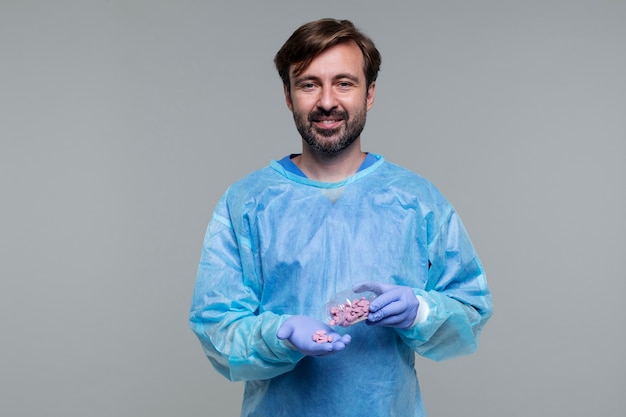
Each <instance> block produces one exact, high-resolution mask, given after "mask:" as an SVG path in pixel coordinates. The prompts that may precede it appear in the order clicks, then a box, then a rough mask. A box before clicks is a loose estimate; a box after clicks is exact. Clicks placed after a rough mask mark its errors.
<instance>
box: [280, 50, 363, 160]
mask: <svg viewBox="0 0 626 417" xmlns="http://www.w3.org/2000/svg"><path fill="white" fill-rule="evenodd" d="M290 81H291V88H290V90H287V88H286V87H285V98H286V102H287V106H288V107H289V110H291V111H292V113H293V118H294V121H295V123H296V128H297V129H298V132H300V135H301V136H302V139H303V140H304V141H305V142H306V143H307V144H308V145H309V146H310V147H311V148H312V149H313V150H315V151H317V152H320V153H324V154H328V155H332V154H337V153H339V152H341V151H342V150H344V149H346V148H347V147H348V146H350V145H351V144H352V143H354V141H355V140H357V139H358V138H359V136H360V134H361V131H362V130H363V127H364V126H365V119H366V114H367V112H368V111H369V109H370V108H371V107H372V105H373V104H374V90H375V89H374V87H375V85H374V83H372V84H371V85H370V86H369V88H367V87H366V80H365V73H364V71H363V54H362V53H361V50H360V49H359V47H358V46H357V45H356V44H354V43H345V44H339V45H336V46H333V47H331V48H329V49H328V50H326V51H324V52H323V53H322V54H320V55H319V56H317V57H316V58H315V59H314V60H313V61H312V62H311V64H310V65H309V66H308V67H307V68H306V69H305V70H304V71H303V72H302V73H301V74H300V75H298V76H295V75H294V74H293V73H291V74H290Z"/></svg>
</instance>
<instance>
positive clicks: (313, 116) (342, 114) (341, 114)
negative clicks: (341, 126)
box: [309, 109, 348, 122]
mask: <svg viewBox="0 0 626 417" xmlns="http://www.w3.org/2000/svg"><path fill="white" fill-rule="evenodd" d="M323 117H336V118H338V119H343V120H348V112H346V111H343V110H337V109H333V110H330V111H325V110H320V109H317V110H313V111H312V112H311V113H309V121H310V122H312V121H314V120H319V119H321V118H323Z"/></svg>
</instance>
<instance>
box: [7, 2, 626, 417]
mask: <svg viewBox="0 0 626 417" xmlns="http://www.w3.org/2000/svg"><path fill="white" fill-rule="evenodd" d="M326 16H331V17H339V18H349V19H351V20H353V21H354V22H355V23H356V24H357V25H358V26H360V27H361V28H362V29H364V30H365V31H366V32H367V33H368V34H370V35H371V36H372V37H373V39H374V40H375V42H376V43H377V45H378V47H379V48H380V50H381V51H382V54H383V67H382V72H381V74H380V78H379V82H378V85H377V86H378V89H377V97H376V104H375V106H374V108H373V109H372V111H371V112H370V114H369V118H368V125H367V127H366V129H365V132H364V135H363V143H364V148H365V149H366V150H368V151H374V152H378V153H381V154H383V155H385V157H386V158H387V159H388V160H391V161H394V162H397V163H399V164H402V165H404V166H406V167H408V168H410V169H413V170H414V171H417V172H419V173H421V174H422V175H424V176H426V177H428V178H429V179H431V180H432V181H433V182H434V183H435V184H437V185H438V186H439V188H440V189H441V191H442V192H443V193H444V194H445V195H446V196H447V197H448V198H449V199H450V200H451V201H452V203H453V204H454V205H455V206H456V208H457V209H458V211H459V212H460V213H461V216H462V218H463V220H464V222H465V224H466V226H467V228H468V229H469V231H470V234H471V236H472V238H473V241H474V243H475V245H476V247H477V250H478V252H479V255H480V256H481V258H482V260H483V263H484V265H485V267H486V270H487V273H488V279H489V283H490V286H491V288H492V291H493V294H494V300H495V308H496V309H495V315H494V317H493V319H492V320H491V322H490V323H489V325H488V326H487V328H486V329H485V332H484V334H483V338H482V345H481V350H480V351H479V353H477V354H476V355H473V356H470V357H467V358H463V359H457V360H452V361H449V362H444V363H434V362H430V361H427V360H425V359H421V358H420V359H419V360H418V364H417V366H418V368H419V369H418V372H419V374H420V376H421V383H422V386H423V391H424V398H425V401H426V406H427V409H428V411H429V413H430V416H434V417H437V416H452V415H464V416H494V417H495V416H498V417H500V416H565V415H567V416H590V415H602V416H623V413H624V411H623V410H624V409H625V406H626V402H625V397H626V396H625V395H624V394H625V387H626V384H625V378H626V372H625V371H626V369H625V361H624V359H623V353H624V352H625V351H626V339H625V336H624V330H625V329H624V318H625V314H624V307H623V304H624V302H623V296H624V293H625V292H626V291H625V290H626V288H625V287H626V285H625V281H626V280H625V274H624V267H623V263H624V261H623V259H624V250H625V249H626V245H625V244H624V233H625V232H626V227H625V222H624V212H625V211H626V200H625V188H626V187H625V184H624V183H625V181H624V180H625V178H626V176H625V174H626V173H625V169H624V157H625V155H626V152H625V142H626V123H625V117H624V116H625V115H626V104H625V97H626V81H625V78H624V75H625V74H626V50H625V49H624V48H625V46H624V45H626V23H625V22H626V3H625V2H624V1H598V0H595V1H591V0H590V1H549V0H548V1H517V2H510V1H471V2H470V1H410V2H409V1H406V2H401V1H398V2H395V1H390V2H386V3H385V4H384V5H383V3H382V2H367V1H317V2H294V1H280V2H279V1H272V2H254V1H248V2H245V3H241V2H237V1H232V2H216V1H213V2H205V1H188V0H187V1H180V0H178V1H119V0H111V1H71V0H59V1H54V2H52V1H18V0H15V1H10V0H1V1H0V135H1V152H0V187H1V188H0V190H1V198H2V205H1V210H2V215H1V216H0V250H1V251H0V253H1V256H2V260H1V262H0V277H1V280H0V297H1V298H0V315H1V319H0V320H1V321H0V326H1V327H0V331H1V334H2V343H1V344H0V392H1V393H2V394H1V397H2V398H1V401H0V414H1V415H3V416H16V417H17V416H62V417H70V416H91V417H99V416H103V417H104V416H151V417H157V416H174V415H175V416H197V415H207V416H215V415H222V416H236V415H238V413H239V407H240V406H239V402H240V396H241V391H242V386H241V384H239V383H231V382H228V381H227V380H225V379H224V378H222V377H221V376H219V375H218V374H217V373H216V372H215V371H214V370H213V369H212V368H211V367H210V365H209V363H208V361H207V360H206V359H205V358H204V356H203V354H202V352H201V350H200V346H199V343H198V342H197V341H196V339H195V337H194V336H193V334H192V333H191V331H190V330H189V328H188V326H187V310H188V308H189V302H190V299H191V292H192V288H193V284H194V279H195V271H196V265H197V262H198V259H199V255H200V246H201V242H202V238H203V235H204V230H205V227H206V224H207V222H208V220H209V217H210V213H211V211H212V209H213V207H214V205H215V203H216V202H217V199H218V198H219V196H220V195H221V193H222V192H223V191H224V189H225V188H226V186H227V185H228V184H230V183H231V182H232V181H234V180H235V179H237V178H239V177H241V176H243V175H245V174H246V173H248V172H250V171H251V170H253V169H256V168H259V167H262V166H264V165H266V164H267V163H268V162H269V160H270V159H273V158H279V157H281V156H283V155H285V154H287V153H289V152H296V151H298V150H299V138H298V137H297V133H296V130H295V128H294V127H293V123H292V120H291V115H290V113H289V112H288V110H287V109H286V107H285V105H284V101H283V97H282V91H281V85H280V81H279V79H278V76H277V75H276V74H275V71H274V69H273V67H272V58H273V55H274V53H275V52H276V50H277V49H278V48H279V47H280V45H281V44H282V43H283V42H284V41H285V40H286V38H287V37H288V36H289V35H290V34H291V32H292V31H293V30H294V29H295V28H296V27H297V26H299V25H300V24H301V23H304V22H306V21H309V20H313V19H316V18H319V17H326ZM218 409H220V410H223V411H220V412H218V411H216V410H218Z"/></svg>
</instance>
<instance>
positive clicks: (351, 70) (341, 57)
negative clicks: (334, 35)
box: [289, 42, 365, 79]
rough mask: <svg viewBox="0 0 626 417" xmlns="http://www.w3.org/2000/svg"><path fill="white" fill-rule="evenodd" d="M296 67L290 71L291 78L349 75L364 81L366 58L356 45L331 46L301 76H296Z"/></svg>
mask: <svg viewBox="0 0 626 417" xmlns="http://www.w3.org/2000/svg"><path fill="white" fill-rule="evenodd" d="M295 68H296V66H295V65H292V66H291V68H290V69H289V77H290V78H291V79H294V78H308V77H316V78H325V77H333V76H336V75H339V74H349V75H352V76H353V77H355V78H359V79H361V78H362V79H364V78H365V69H364V58H363V53H362V52H361V49H360V48H359V47H358V46H357V44H356V43H354V42H350V43H341V44H339V45H335V46H331V47H330V48H328V49H326V50H325V51H324V52H322V53H321V54H319V55H318V56H316V57H315V58H313V60H312V61H311V63H310V64H309V66H308V67H306V68H305V69H304V70H303V71H302V73H301V74H299V75H297V76H296V75H295V73H294V72H295Z"/></svg>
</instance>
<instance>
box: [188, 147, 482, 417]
mask: <svg viewBox="0 0 626 417" xmlns="http://www.w3.org/2000/svg"><path fill="white" fill-rule="evenodd" d="M370 155H371V156H373V157H374V158H375V160H374V163H373V164H371V165H369V166H368V167H367V168H365V169H363V170H361V171H359V172H357V173H356V174H355V175H353V176H351V177H349V178H347V179H345V180H343V181H341V182H337V183H324V182H318V181H314V180H311V179H308V178H305V177H302V176H300V175H298V174H295V173H293V172H290V170H288V169H285V168H284V166H283V165H281V164H279V163H278V161H272V162H271V163H270V165H269V166H267V167H265V168H262V169H260V170H258V171H255V172H253V173H251V174H249V175H248V176H246V177H244V178H243V179H241V180H239V181H237V182H235V183H234V184H233V185H231V186H230V187H229V188H228V189H227V191H226V192H225V194H224V195H223V196H222V198H221V200H220V201H219V203H218V204H217V206H216V208H215V210H214V213H213V216H212V218H211V220H210V222H209V225H208V228H207V232H206V236H205V239H204V243H203V248H202V254H201V259H200V263H199V268H198V274H197V279H196V285H195V289H194V294H193V300H192V306H191V312H190V325H191V328H192V330H193V331H194V333H195V334H196V335H197V336H198V338H199V340H200V343H201V345H202V347H203V349H204V352H205V354H206V356H207V357H208V359H209V361H210V362H211V363H212V365H213V366H214V367H215V369H216V370H217V371H218V372H220V373H221V374H222V375H224V376H225V377H226V378H228V379H230V380H232V381H245V391H244V398H243V403H242V416H246V417H256V416H264V417H268V416H271V417H281V416H289V417H293V416H294V415H296V416H300V417H308V416H320V415H336V416H342V417H351V416H355V417H356V416H359V417H361V416H364V415H368V416H386V417H387V416H389V417H391V416H402V417H409V416H410V417H415V416H424V415H425V411H424V406H423V404H422V399H421V393H420V388H419V384H418V379H417V375H416V371H415V354H414V353H415V352H416V353H417V354H419V355H422V356H424V357H427V358H430V359H433V360H435V361H440V360H445V359H448V358H452V357H456V356H460V355H465V354H470V353H472V352H474V351H475V350H476V349H477V346H478V338H479V334H480V332H481V329H482V328H483V326H484V325H485V323H486V322H487V320H488V319H489V317H490V316H491V313H492V301H491V294H490V291H489V289H488V286H487V282H486V280H485V274H484V271H483V267H482V265H481V263H480V261H479V259H478V257H477V255H476V252H475V250H474V248H473V246H472V243H471V241H470V239H469V237H468V234H467V232H466V230H465V228H464V226H463V224H462V222H461V220H460V219H459V216H458V215H457V213H456V212H455V210H454V209H453V207H452V206H451V204H450V203H449V202H448V201H447V200H446V199H445V198H444V197H443V196H442V195H441V194H440V192H439V191H438V190H437V189H436V188H435V186H433V184H432V183H430V182H429V181H427V180H426V179H424V178H423V177H421V176H419V175H417V174H415V173H413V172H411V171H409V170H406V169H404V168H402V167H400V166H398V165H395V164H392V163H390V162H387V161H385V159H384V158H383V157H382V156H380V155H375V154H370ZM362 280H375V281H381V282H387V283H394V284H397V285H406V286H409V287H411V288H412V289H413V291H414V292H415V294H416V295H417V296H420V299H421V300H423V301H425V302H426V303H427V305H428V315H427V317H426V319H425V320H423V321H421V322H418V323H417V324H415V325H414V326H412V327H410V328H409V329H394V328H388V327H379V326H368V325H366V324H365V323H364V322H362V323H359V324H356V325H354V326H351V327H348V328H341V329H339V330H338V331H339V332H340V333H349V334H350V335H351V336H352V342H351V343H350V344H349V345H348V346H347V347H346V348H345V350H343V351H341V352H338V353H337V354H334V355H331V356H327V357H322V358H315V357H310V356H306V357H305V356H304V355H302V354H301V353H299V352H297V351H295V350H293V348H291V347H290V346H289V344H288V342H286V341H283V340H279V339H278V338H277V337H276V331H277V330H278V328H279V326H280V325H281V324H282V323H283V322H284V321H285V320H286V319H287V318H288V317H290V316H291V315H295V314H302V315H307V316H311V317H315V318H317V319H319V320H321V321H327V320H326V319H327V315H326V311H325V304H326V302H327V301H328V300H330V299H331V298H332V296H333V295H334V294H335V293H337V292H340V291H343V290H346V289H349V288H350V287H351V286H352V285H353V284H354V283H356V282H358V281H362Z"/></svg>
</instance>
